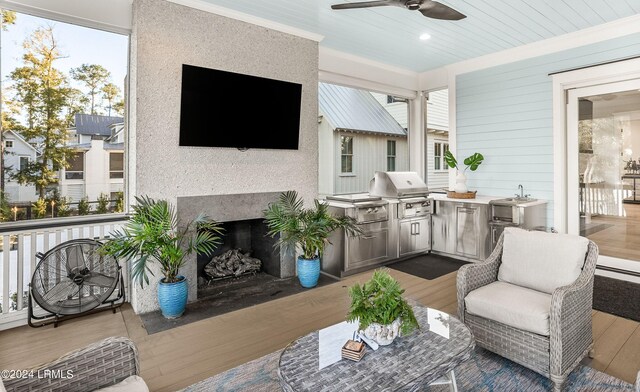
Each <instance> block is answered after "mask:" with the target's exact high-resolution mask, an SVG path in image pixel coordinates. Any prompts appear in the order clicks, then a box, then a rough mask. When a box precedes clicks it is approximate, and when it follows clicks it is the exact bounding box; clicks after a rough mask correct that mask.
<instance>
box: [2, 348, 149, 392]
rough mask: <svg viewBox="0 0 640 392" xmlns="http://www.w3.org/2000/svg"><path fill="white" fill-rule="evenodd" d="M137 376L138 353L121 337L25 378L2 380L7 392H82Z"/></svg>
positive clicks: (57, 360)
mask: <svg viewBox="0 0 640 392" xmlns="http://www.w3.org/2000/svg"><path fill="white" fill-rule="evenodd" d="M139 373H140V365H139V362H138V350H137V348H136V346H135V345H134V344H133V342H132V341H131V340H129V339H128V338H125V337H111V338H107V339H104V340H102V341H100V342H96V343H93V344H90V345H89V346H86V347H84V348H81V349H79V350H76V351H72V352H70V353H68V354H65V355H63V356H62V357H60V358H58V359H56V360H54V361H52V362H49V363H46V364H42V365H40V366H37V367H35V368H33V369H31V372H30V376H29V377H21V378H10V379H5V380H3V382H4V386H5V388H6V389H7V392H14V391H15V392H23V391H50V390H59V391H65V392H76V391H77V392H86V391H94V390H96V389H100V388H105V387H108V386H111V385H114V384H117V383H119V382H120V381H122V380H124V379H125V378H127V377H129V376H133V375H137V374H139Z"/></svg>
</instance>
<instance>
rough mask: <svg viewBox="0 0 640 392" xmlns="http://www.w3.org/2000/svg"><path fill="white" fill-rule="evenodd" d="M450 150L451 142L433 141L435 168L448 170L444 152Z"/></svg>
mask: <svg viewBox="0 0 640 392" xmlns="http://www.w3.org/2000/svg"><path fill="white" fill-rule="evenodd" d="M447 151H449V143H444V142H435V143H433V170H447V163H446V162H445V160H444V154H446V153H447Z"/></svg>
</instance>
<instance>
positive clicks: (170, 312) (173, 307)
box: [158, 276, 189, 319]
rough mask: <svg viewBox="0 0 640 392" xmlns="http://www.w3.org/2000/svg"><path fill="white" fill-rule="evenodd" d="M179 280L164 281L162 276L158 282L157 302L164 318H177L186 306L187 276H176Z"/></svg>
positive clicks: (187, 292)
mask: <svg viewBox="0 0 640 392" xmlns="http://www.w3.org/2000/svg"><path fill="white" fill-rule="evenodd" d="M178 279H180V280H179V281H177V282H175V283H164V278H162V279H161V280H160V282H158V304H159V305H160V310H161V311H162V315H163V316H164V317H166V318H169V319H172V318H178V317H180V316H182V313H184V308H185V307H186V306H187V297H188V294H189V285H188V284H187V278H185V277H184V276H178Z"/></svg>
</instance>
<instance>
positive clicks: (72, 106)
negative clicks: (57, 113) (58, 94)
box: [65, 88, 89, 126]
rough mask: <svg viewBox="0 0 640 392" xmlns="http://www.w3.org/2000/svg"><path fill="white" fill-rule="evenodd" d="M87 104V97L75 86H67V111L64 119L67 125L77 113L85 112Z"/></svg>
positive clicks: (71, 122) (73, 119) (71, 123)
mask: <svg viewBox="0 0 640 392" xmlns="http://www.w3.org/2000/svg"><path fill="white" fill-rule="evenodd" d="M88 106H89V98H87V96H86V95H84V93H83V92H82V91H80V90H78V89H77V88H69V93H68V94H67V113H66V115H65V121H66V122H67V124H68V125H69V126H72V125H73V122H74V121H75V116H76V114H77V113H86V112H87V107H88Z"/></svg>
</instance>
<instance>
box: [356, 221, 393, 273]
mask: <svg viewBox="0 0 640 392" xmlns="http://www.w3.org/2000/svg"><path fill="white" fill-rule="evenodd" d="M388 244H389V230H388V229H382V230H378V231H369V232H365V233H363V234H361V235H359V236H355V237H354V236H348V237H347V244H346V247H347V249H346V257H345V271H349V270H353V269H356V268H360V267H364V266H368V265H373V264H377V263H380V262H382V261H385V260H386V259H389V258H390V255H389V247H388Z"/></svg>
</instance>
